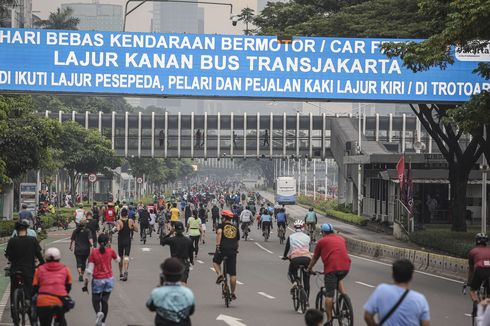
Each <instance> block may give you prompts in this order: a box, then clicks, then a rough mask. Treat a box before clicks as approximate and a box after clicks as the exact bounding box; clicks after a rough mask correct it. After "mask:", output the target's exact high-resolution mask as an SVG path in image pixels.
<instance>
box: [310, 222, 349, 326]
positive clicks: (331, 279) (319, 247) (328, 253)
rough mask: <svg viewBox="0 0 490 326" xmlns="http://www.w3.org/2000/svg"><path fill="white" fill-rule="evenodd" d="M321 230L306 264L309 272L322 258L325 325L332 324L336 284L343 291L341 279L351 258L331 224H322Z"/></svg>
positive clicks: (347, 270) (345, 273) (343, 242)
mask: <svg viewBox="0 0 490 326" xmlns="http://www.w3.org/2000/svg"><path fill="white" fill-rule="evenodd" d="M321 231H322V234H323V237H322V238H321V239H320V240H319V241H318V243H317V244H316V248H315V254H314V255H313V259H312V260H311V262H310V265H309V266H308V270H309V271H310V272H311V270H312V268H313V266H315V264H316V262H317V261H318V259H319V258H320V257H321V258H322V262H323V272H324V274H325V308H326V312H327V322H326V323H325V325H332V309H333V296H334V292H335V289H337V286H338V290H339V291H340V293H345V289H344V285H343V283H342V279H344V277H345V276H346V275H347V273H349V270H350V264H351V260H350V258H349V255H348V253H347V246H346V245H345V239H344V238H343V237H341V236H339V235H337V234H335V233H334V230H333V226H332V224H329V223H325V224H322V226H321Z"/></svg>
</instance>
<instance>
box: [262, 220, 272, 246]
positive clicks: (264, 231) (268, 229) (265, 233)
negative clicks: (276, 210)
mask: <svg viewBox="0 0 490 326" xmlns="http://www.w3.org/2000/svg"><path fill="white" fill-rule="evenodd" d="M263 223H264V222H263ZM265 223H266V222H265ZM270 233H271V226H270V224H268V225H262V235H263V236H264V240H265V242H267V241H268V240H269V236H270Z"/></svg>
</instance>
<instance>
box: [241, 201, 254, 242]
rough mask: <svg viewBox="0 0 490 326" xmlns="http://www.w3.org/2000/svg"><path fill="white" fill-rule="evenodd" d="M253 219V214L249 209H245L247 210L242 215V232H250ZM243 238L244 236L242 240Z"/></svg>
mask: <svg viewBox="0 0 490 326" xmlns="http://www.w3.org/2000/svg"><path fill="white" fill-rule="evenodd" d="M252 218H253V215H252V212H251V211H250V210H249V209H248V208H247V207H245V209H244V210H243V211H242V212H241V213H240V224H241V228H242V232H244V233H245V229H247V231H248V232H250V228H249V225H250V223H251V222H252ZM243 237H244V236H243V235H242V238H243Z"/></svg>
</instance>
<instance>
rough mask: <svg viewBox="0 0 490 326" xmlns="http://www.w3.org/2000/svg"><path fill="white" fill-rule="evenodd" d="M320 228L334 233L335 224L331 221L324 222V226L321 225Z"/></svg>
mask: <svg viewBox="0 0 490 326" xmlns="http://www.w3.org/2000/svg"><path fill="white" fill-rule="evenodd" d="M320 230H321V231H322V232H324V233H332V232H333V226H332V224H330V223H323V224H322V226H321V227H320Z"/></svg>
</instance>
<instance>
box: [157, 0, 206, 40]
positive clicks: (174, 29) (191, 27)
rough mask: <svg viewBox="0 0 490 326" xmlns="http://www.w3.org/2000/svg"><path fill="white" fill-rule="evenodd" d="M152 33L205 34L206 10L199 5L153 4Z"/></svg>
mask: <svg viewBox="0 0 490 326" xmlns="http://www.w3.org/2000/svg"><path fill="white" fill-rule="evenodd" d="M152 32H160V33H187V34H202V33H204V8H201V7H198V5H197V3H172V2H170V3H158V2H155V3H153V23H152Z"/></svg>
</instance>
